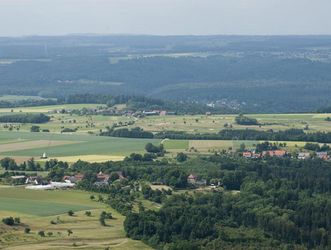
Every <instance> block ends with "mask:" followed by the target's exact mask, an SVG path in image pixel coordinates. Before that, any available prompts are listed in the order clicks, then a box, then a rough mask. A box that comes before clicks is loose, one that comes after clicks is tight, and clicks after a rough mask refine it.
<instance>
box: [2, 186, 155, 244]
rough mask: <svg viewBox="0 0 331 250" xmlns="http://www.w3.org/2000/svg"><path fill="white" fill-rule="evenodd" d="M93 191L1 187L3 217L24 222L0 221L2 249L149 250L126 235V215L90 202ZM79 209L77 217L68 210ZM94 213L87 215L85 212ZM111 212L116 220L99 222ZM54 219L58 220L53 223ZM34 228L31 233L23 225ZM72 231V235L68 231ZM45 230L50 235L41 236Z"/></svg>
mask: <svg viewBox="0 0 331 250" xmlns="http://www.w3.org/2000/svg"><path fill="white" fill-rule="evenodd" d="M89 196H90V194H89V193H87V192H83V191H77V190H56V191H36V190H26V189H24V188H16V187H8V186H0V197H1V198H0V218H4V217H7V216H13V217H20V220H21V225H18V226H14V227H10V226H6V225H4V224H2V223H0V249H3V248H5V249H12V250H14V249H28V250H35V249H44V250H46V249H74V248H79V249H105V248H106V247H111V249H137V248H139V249H150V248H149V247H147V246H146V245H145V244H143V243H142V242H140V241H134V240H131V239H128V238H126V237H125V232H124V229H123V220H124V217H123V216H121V215H120V214H118V213H117V212H116V211H115V210H113V209H111V208H109V206H107V205H106V204H102V203H98V202H95V201H91V200H90V199H89ZM69 210H74V211H76V212H75V214H74V216H69V215H67V211H69ZM86 210H88V211H91V213H92V216H90V217H89V216H86V215H85V211H86ZM103 210H105V211H108V212H111V213H112V215H113V217H114V219H111V220H107V226H101V225H100V223H99V220H98V219H99V214H100V213H101V211H103ZM51 221H56V223H55V224H52V223H51ZM25 227H29V228H31V232H30V233H29V234H26V233H24V228H25ZM68 229H70V230H72V232H73V234H72V235H71V236H68V235H67V230H68ZM40 230H42V231H45V233H46V234H47V232H51V233H52V235H51V236H46V237H40V236H38V234H37V233H38V232H39V231H40Z"/></svg>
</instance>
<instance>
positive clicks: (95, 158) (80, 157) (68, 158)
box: [43, 155, 124, 163]
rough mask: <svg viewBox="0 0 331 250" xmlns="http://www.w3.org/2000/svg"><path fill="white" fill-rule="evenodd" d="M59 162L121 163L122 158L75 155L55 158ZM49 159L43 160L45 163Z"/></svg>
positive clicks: (118, 156) (116, 156) (115, 156)
mask: <svg viewBox="0 0 331 250" xmlns="http://www.w3.org/2000/svg"><path fill="white" fill-rule="evenodd" d="M56 159H57V160H59V161H66V162H70V163H72V162H76V161H78V160H82V161H87V162H105V161H122V160H123V159H124V156H121V155H75V156H63V157H56ZM46 160H49V159H44V160H43V161H46Z"/></svg>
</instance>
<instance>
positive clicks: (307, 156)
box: [298, 152, 310, 160]
mask: <svg viewBox="0 0 331 250" xmlns="http://www.w3.org/2000/svg"><path fill="white" fill-rule="evenodd" d="M298 159H299V160H308V159H310V154H309V153H308V152H300V153H299V154H298Z"/></svg>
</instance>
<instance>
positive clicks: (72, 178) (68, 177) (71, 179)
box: [63, 174, 84, 183]
mask: <svg viewBox="0 0 331 250" xmlns="http://www.w3.org/2000/svg"><path fill="white" fill-rule="evenodd" d="M83 178H84V175H83V174H76V175H66V176H64V177H63V180H64V181H65V182H70V183H77V182H79V181H81V180H82V179H83Z"/></svg>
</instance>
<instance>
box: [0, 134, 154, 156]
mask: <svg viewBox="0 0 331 250" xmlns="http://www.w3.org/2000/svg"><path fill="white" fill-rule="evenodd" d="M0 138H1V141H3V142H4V143H2V144H0V149H2V150H0V151H1V153H0V154H1V155H2V156H11V157H14V158H15V157H16V156H18V157H22V156H25V157H35V158H40V156H41V155H42V154H43V152H46V153H47V155H48V156H49V157H50V158H57V157H74V158H73V159H74V160H76V159H79V158H80V157H79V156H85V157H86V155H87V156H88V157H90V158H91V157H92V158H93V159H92V160H93V161H100V158H98V157H97V156H98V155H100V157H101V159H102V160H107V159H108V160H111V159H117V160H118V159H122V157H123V156H126V155H129V154H130V153H132V152H143V151H144V147H145V145H146V144H147V142H153V143H159V142H160V140H148V139H127V138H113V137H100V136H93V135H87V134H86V135H64V134H55V133H30V132H4V131H1V132H0ZM107 157H108V158H107ZM114 157H115V158H114ZM64 159H67V158H64Z"/></svg>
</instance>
